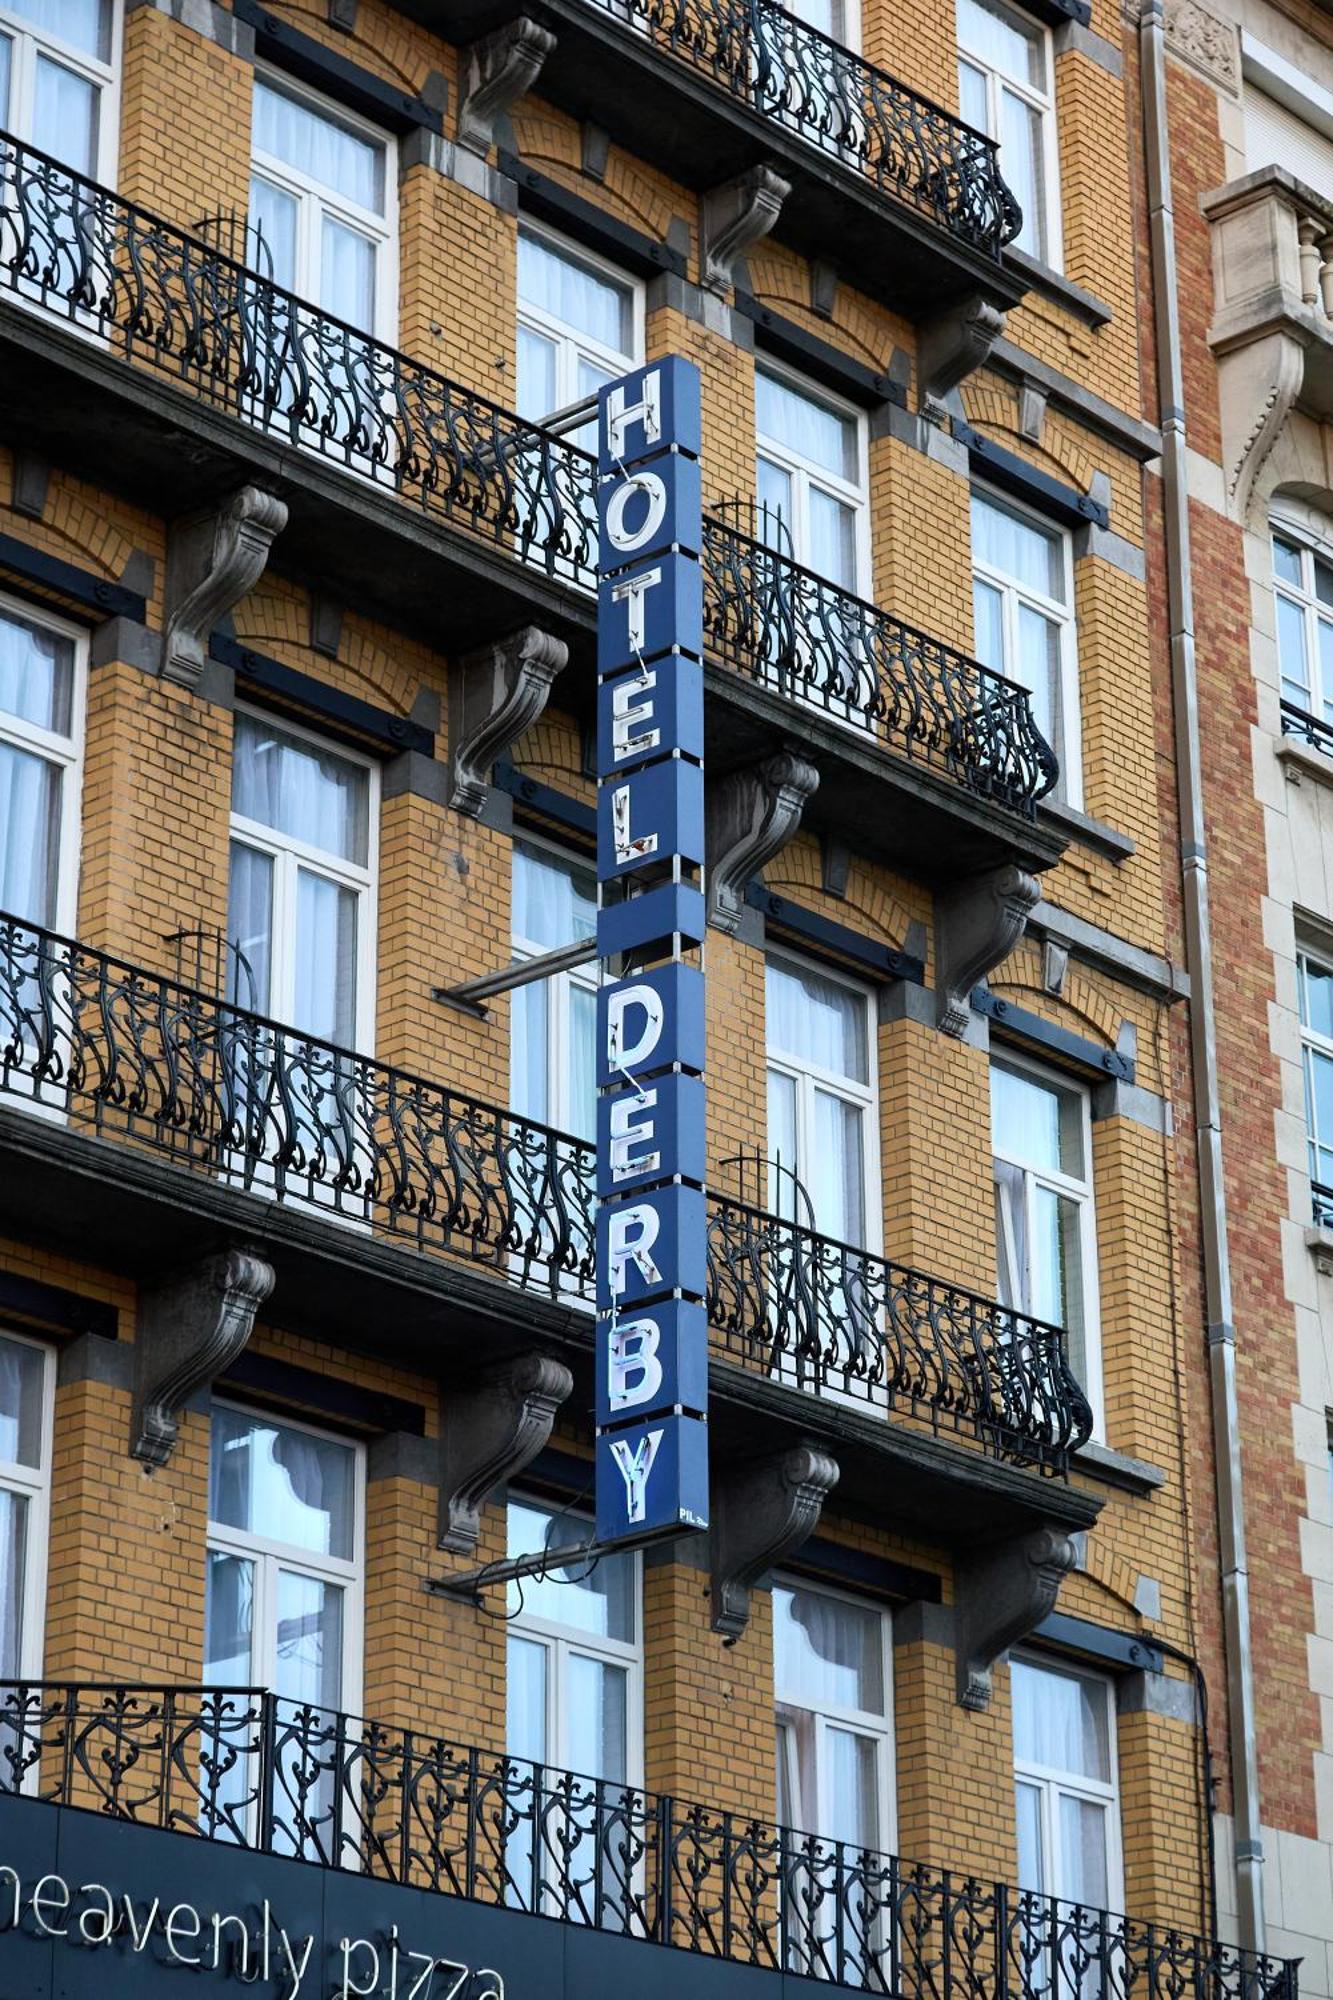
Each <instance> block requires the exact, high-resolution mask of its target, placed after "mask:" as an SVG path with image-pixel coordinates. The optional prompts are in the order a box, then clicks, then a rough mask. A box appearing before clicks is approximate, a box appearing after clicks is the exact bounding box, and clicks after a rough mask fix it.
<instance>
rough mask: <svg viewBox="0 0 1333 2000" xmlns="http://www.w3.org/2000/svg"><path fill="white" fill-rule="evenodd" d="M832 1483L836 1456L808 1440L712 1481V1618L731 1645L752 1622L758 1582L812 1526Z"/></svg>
mask: <svg viewBox="0 0 1333 2000" xmlns="http://www.w3.org/2000/svg"><path fill="white" fill-rule="evenodd" d="M837 1483H838V1464H837V1460H836V1459H833V1458H830V1457H829V1455H828V1453H827V1452H825V1451H821V1450H820V1449H819V1447H818V1446H817V1445H813V1444H800V1445H795V1446H794V1447H793V1448H792V1449H791V1450H790V1451H785V1452H780V1453H777V1454H776V1455H775V1456H773V1457H772V1458H764V1459H759V1460H757V1461H756V1462H755V1463H754V1464H752V1465H746V1466H741V1467H740V1468H739V1469H738V1470H736V1471H734V1472H730V1473H726V1474H724V1475H723V1477H722V1478H721V1479H720V1480H719V1481H718V1482H717V1486H716V1489H715V1491H714V1494H713V1502H712V1527H711V1529H710V1532H709V1559H710V1564H711V1568H712V1575H713V1614H712V1624H713V1630H714V1631H715V1632H720V1633H722V1635H723V1637H724V1638H725V1640H726V1642H727V1644H728V1645H729V1646H731V1645H734V1644H735V1643H736V1641H737V1639H739V1638H740V1636H741V1633H742V1632H743V1631H744V1630H745V1627H746V1625H747V1624H748V1623H749V1618H750V1592H751V1591H752V1590H753V1588H754V1586H755V1584H756V1583H758V1581H759V1579H760V1577H762V1576H763V1575H764V1574H765V1572H766V1571H768V1570H770V1569H772V1568H773V1566H774V1564H775V1563H779V1562H781V1561H782V1559H783V1557H784V1556H789V1555H790V1554H791V1553H792V1551H793V1550H794V1549H798V1548H799V1547H800V1546H801V1544H802V1542H804V1541H807V1540H808V1539H809V1537H810V1536H811V1535H812V1534H813V1533H814V1531H815V1529H816V1528H817V1527H818V1525H819V1516H820V1512H821V1510H822V1508H823V1505H824V1502H825V1500H826V1499H827V1498H828V1496H829V1494H830V1493H831V1492H832V1491H833V1488H834V1487H835V1486H836V1485H837Z"/></svg>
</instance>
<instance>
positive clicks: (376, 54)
mask: <svg viewBox="0 0 1333 2000" xmlns="http://www.w3.org/2000/svg"><path fill="white" fill-rule="evenodd" d="M264 4H265V6H266V7H267V9H268V11H269V12H270V13H272V14H274V15H275V16H276V17H277V18H278V19H280V20H287V21H289V22H290V24H291V25H292V27H294V28H299V29H300V31H301V33H302V34H303V35H309V36H310V38H311V40H312V41H316V42H319V43H320V44H322V46H323V47H324V48H326V49H328V50H329V51H330V53H331V54H333V55H337V56H342V57H344V58H347V57H349V56H350V57H351V59H352V60H354V61H355V62H357V63H358V64H359V65H361V66H362V67H364V68H365V69H367V70H369V71H370V73H371V74H372V75H373V76H378V77H380V78H382V79H383V81H384V82H386V83H391V84H393V86H394V87H395V88H396V89H398V90H401V91H403V92H405V93H406V94H407V95H408V96H411V97H416V96H419V95H420V93H421V91H422V89H423V87H424V85H425V83H426V81H427V78H428V77H429V76H430V74H431V72H432V71H439V70H441V69H443V68H444V67H445V65H446V63H449V64H451V63H452V52H451V51H449V50H448V49H447V47H446V46H445V45H444V44H442V43H439V42H436V41H433V40H430V39H428V38H427V36H426V35H424V34H423V33H421V32H420V31H417V32H413V30H412V27H411V25H410V24H409V23H408V22H407V21H406V20H405V19H401V18H400V17H397V16H395V15H394V14H392V13H390V12H389V11H388V10H387V9H385V8H379V7H376V8H374V9H373V10H372V9H370V8H366V7H358V9H357V13H356V20H355V22H354V25H353V26H352V27H351V28H350V29H344V28H334V27H331V26H330V23H329V15H328V9H327V8H326V7H307V6H302V5H300V4H298V0H264ZM353 52H355V53H354V54H353ZM450 83H451V85H452V83H453V78H452V77H451V78H450Z"/></svg>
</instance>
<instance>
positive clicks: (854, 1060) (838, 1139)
mask: <svg viewBox="0 0 1333 2000" xmlns="http://www.w3.org/2000/svg"><path fill="white" fill-rule="evenodd" d="M765 1015H766V1033H767V1042H768V1162H769V1166H768V1172H769V1185H768V1206H769V1207H770V1208H771V1209H772V1210H773V1211H774V1212H775V1213H776V1214H778V1215H781V1216H783V1217H785V1218H786V1220H787V1221H789V1222H795V1223H797V1224H799V1225H801V1226H803V1227H805V1228H812V1229H817V1230H819V1231H820V1232H821V1233H822V1234H823V1235H825V1236H831V1237H833V1238H835V1239H836V1241H838V1242H840V1243H850V1244H852V1245H853V1246H854V1247H855V1248H857V1249H873V1248H874V1247H875V1244H876V1242H877V1241H878V1237H879V1204H878V1201H877V1200H876V1199H874V1198H873V1190H874V1188H875V1185H876V1174H875V1168H876V1163H877V1158H878V1148H877V1143H876V1138H877V1133H876V1127H877V1120H876V1117H875V1083H874V1073H873V1068H872V1060H871V1053H872V1052H871V1039H870V999H869V995H868V994H867V993H866V992H865V991H864V989H863V988H860V987H856V986H853V985H851V984H849V983H848V982H846V981H844V980H841V979H836V978H834V977H833V976H832V975H831V974H828V973H824V972H817V971H815V970H814V968H813V967H811V966H806V965H801V964H799V963H797V962H796V961H795V960H791V959H785V958H784V959H777V958H770V959H769V961H768V966H767V970H766V978H765Z"/></svg>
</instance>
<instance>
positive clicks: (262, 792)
mask: <svg viewBox="0 0 1333 2000" xmlns="http://www.w3.org/2000/svg"><path fill="white" fill-rule="evenodd" d="M233 758H234V761H233V765H232V793H231V803H232V810H233V812H236V813H239V814H240V815H241V817H242V818H244V819H251V820H255V821H257V822H258V824H259V825H261V826H270V827H272V828H273V829H274V831H275V832H276V833H285V834H287V835H289V836H290V838H291V839H293V840H301V841H304V842H305V843H306V844H307V845H308V846H310V847H318V848H322V849H323V850H324V851H325V852H326V853H328V854H334V855H337V856H339V857H340V859H342V860H344V861H353V862H356V863H357V864H358V865H359V866H361V867H365V865H366V859H367V850H368V831H367V830H368V821H369V812H368V803H369V791H370V781H369V776H368V773H367V772H366V770H365V768H364V767H363V766H362V765H360V764H353V763H351V762H349V760H348V759H347V758H345V757H339V756H337V755H336V754H335V753H334V752H333V751H332V750H325V749H323V748H321V746H320V745H319V744H317V743H308V742H306V741H305V739H304V738H302V737H296V736H289V735H287V733H286V731H285V730H282V729H279V728H278V727H277V726H276V725H275V724H274V723H271V722H269V721H268V720H267V718H266V717H259V716H255V715H238V716H237V718H236V744H235V750H234V753H233Z"/></svg>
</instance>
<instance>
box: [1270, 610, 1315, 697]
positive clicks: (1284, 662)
mask: <svg viewBox="0 0 1333 2000" xmlns="http://www.w3.org/2000/svg"><path fill="white" fill-rule="evenodd" d="M1277 657H1278V664H1279V666H1280V667H1281V669H1282V693H1283V696H1284V698H1285V699H1286V700H1287V701H1291V702H1295V703H1296V704H1297V706H1298V707H1301V708H1305V707H1308V705H1309V698H1310V661H1309V655H1308V653H1307V651H1306V645H1305V612H1304V611H1303V610H1302V608H1301V606H1300V605H1299V604H1293V603H1292V601H1291V599H1290V598H1289V597H1283V595H1282V594H1281V592H1280V591H1279V593H1278V599H1277Z"/></svg>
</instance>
